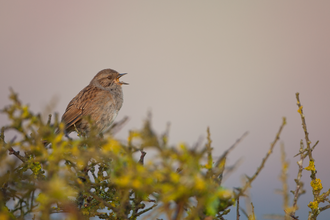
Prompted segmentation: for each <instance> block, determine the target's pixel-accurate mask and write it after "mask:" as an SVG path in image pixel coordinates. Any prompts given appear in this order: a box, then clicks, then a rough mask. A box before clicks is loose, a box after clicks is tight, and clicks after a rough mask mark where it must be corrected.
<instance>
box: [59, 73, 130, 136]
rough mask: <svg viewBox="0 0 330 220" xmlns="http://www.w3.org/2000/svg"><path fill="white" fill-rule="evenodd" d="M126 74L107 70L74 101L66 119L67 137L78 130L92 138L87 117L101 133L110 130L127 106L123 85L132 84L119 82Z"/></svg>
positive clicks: (69, 105) (67, 109)
mask: <svg viewBox="0 0 330 220" xmlns="http://www.w3.org/2000/svg"><path fill="white" fill-rule="evenodd" d="M125 74H126V73H122V74H119V73H118V72H117V71H115V70H112V69H104V70H101V71H100V72H98V73H97V74H96V76H94V78H93V79H92V81H91V82H90V83H89V85H88V86H86V87H85V88H84V89H83V90H81V91H80V92H79V93H78V95H76V97H74V98H73V99H72V100H71V102H70V103H69V104H68V106H67V108H66V110H65V113H64V114H63V116H62V121H63V122H64V123H65V125H66V127H65V131H66V132H67V134H69V133H70V132H72V131H75V130H76V129H77V130H78V131H79V132H82V133H83V134H86V135H88V133H89V132H90V129H91V128H90V126H89V123H88V121H87V120H85V119H83V117H84V116H90V117H91V119H92V122H93V123H95V127H96V129H97V131H98V132H99V133H104V132H105V131H107V130H108V129H109V128H110V126H111V124H112V122H113V121H114V120H115V118H116V116H117V114H118V111H119V110H120V108H121V106H122V104H123V91H122V88H121V86H122V85H128V83H125V82H121V81H119V78H120V77H122V76H123V75H125Z"/></svg>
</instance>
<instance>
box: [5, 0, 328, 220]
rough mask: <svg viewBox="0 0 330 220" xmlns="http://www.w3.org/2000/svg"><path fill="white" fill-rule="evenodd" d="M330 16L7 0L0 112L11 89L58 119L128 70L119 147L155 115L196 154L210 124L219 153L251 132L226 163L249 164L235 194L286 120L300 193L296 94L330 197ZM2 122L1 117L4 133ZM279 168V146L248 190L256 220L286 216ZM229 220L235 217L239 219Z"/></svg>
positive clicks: (243, 6)
mask: <svg viewBox="0 0 330 220" xmlns="http://www.w3.org/2000/svg"><path fill="white" fill-rule="evenodd" d="M329 8H330V1H327V0H319V1H298V0H291V1H284V0H278V1H255V0H252V1H217V0H209V1H188V0H182V1H146V0H139V1H97V2H95V1H93V2H92V1H35V0H30V1H1V2H0V28H1V34H0V73H1V75H0V76H1V79H0V106H1V108H3V106H5V105H8V104H9V103H10V102H9V99H8V96H9V87H12V88H13V89H14V90H15V91H16V92H18V93H19V97H20V99H21V100H22V101H23V102H24V103H28V104H29V105H30V107H31V109H32V110H33V111H34V112H43V113H45V114H46V113H47V114H48V113H54V112H58V113H59V114H60V115H62V114H63V113H64V110H65V108H66V106H67V104H68V102H69V101H70V100H71V99H72V98H73V97H74V96H75V95H76V94H77V93H78V92H79V91H80V90H81V89H83V88H84V87H85V86H86V85H87V84H88V83H89V82H90V80H91V79H92V78H93V77H94V75H95V74H96V73H97V72H98V71H100V70H102V69H105V68H113V69H115V70H117V71H118V72H121V73H124V72H127V73H128V74H127V75H126V76H125V77H123V78H122V79H123V81H125V82H128V83H130V85H129V86H125V87H124V88H123V90H124V105H123V107H122V109H121V111H120V113H119V115H118V116H117V121H118V120H120V119H122V118H123V117H124V116H129V118H130V121H129V122H128V123H127V124H126V126H125V127H124V128H123V129H122V130H121V131H120V132H119V133H118V134H117V137H118V138H121V139H123V140H125V139H126V137H127V135H128V131H129V130H131V129H134V128H139V127H141V126H142V121H143V119H145V118H146V116H147V112H148V111H151V112H152V121H153V126H154V128H155V130H156V131H157V132H158V133H161V132H163V131H164V130H165V128H166V124H167V123H168V122H170V123H171V128H170V142H171V143H172V144H176V143H179V142H182V141H183V142H186V143H188V144H189V145H193V144H194V143H196V142H197V141H198V140H199V139H200V138H205V137H206V128H207V127H208V126H209V127H210V129H211V135H212V140H213V147H214V155H215V156H220V155H221V154H222V153H223V152H224V151H225V150H226V149H227V148H229V147H230V146H231V145H232V144H233V143H234V142H235V141H236V139H237V138H239V137H240V136H241V135H242V134H243V133H244V132H245V131H249V135H248V136H247V137H246V138H245V139H244V141H242V142H241V143H240V144H239V146H238V147H237V148H236V149H235V150H234V151H233V152H231V154H230V155H229V158H228V163H229V165H230V164H234V163H235V162H236V161H237V160H238V159H240V158H242V159H243V162H242V165H241V166H240V167H238V169H237V170H236V172H235V173H234V174H232V175H231V176H230V177H229V178H228V179H227V180H226V182H225V186H227V187H230V188H232V187H238V186H240V184H241V181H240V178H241V176H242V175H244V174H247V175H249V176H252V175H253V173H254V172H255V170H256V168H257V167H258V166H259V165H260V163H261V160H262V158H263V157H264V156H265V154H266V153H267V151H268V150H269V146H270V143H271V142H272V141H273V140H274V138H275V135H276V133H277V131H278V129H279V126H280V124H281V122H282V117H283V116H285V117H287V125H286V126H285V128H284V130H283V133H282V135H281V141H282V142H283V144H284V146H285V150H286V152H287V157H288V159H289V160H290V169H289V186H290V190H294V187H295V182H294V178H296V176H297V170H298V166H297V164H296V162H297V160H298V158H294V157H293V156H294V155H295V154H297V153H298V150H299V142H300V140H301V139H303V138H304V133H303V130H302V128H301V120H300V116H299V114H298V113H297V106H296V99H295V93H296V92H300V98H301V102H302V104H303V106H304V113H305V116H306V121H307V126H308V131H309V133H310V139H311V141H312V144H314V143H315V142H316V141H317V140H319V141H320V143H319V144H318V146H317V147H316V150H315V151H314V152H313V156H314V158H315V159H316V168H317V170H318V173H317V177H318V178H320V179H321V180H322V184H323V187H324V191H325V190H328V189H329V187H330V177H329V165H330V162H329V153H330V149H329V124H330V118H329V112H330V105H329V103H328V100H329V96H330V90H329V80H330V72H329V70H330V60H329V57H330V42H329V39H330V25H329V23H330V13H329ZM50 103H56V105H54V104H50ZM6 123H8V120H7V118H5V117H4V115H2V114H0V124H1V125H4V124H6ZM203 140H205V139H203ZM147 159H148V155H147ZM149 159H151V158H150V155H149ZM280 160H281V158H280V145H279V144H278V145H277V146H276V148H275V150H274V153H273V154H272V155H271V158H270V159H269V161H268V162H267V163H266V166H265V168H264V170H263V171H262V172H261V173H260V175H259V177H258V178H257V179H256V180H255V181H254V182H253V183H252V190H251V198H252V202H253V203H254V206H255V212H256V214H257V217H258V219H263V215H265V214H283V209H282V197H281V196H280V195H278V194H275V193H274V190H275V189H278V188H281V183H280V181H279V179H278V176H279V174H280V169H281V164H280ZM307 165H308V161H307V160H306V161H305V162H304V167H306V166H307ZM303 181H305V188H306V190H307V191H308V193H307V194H305V195H303V196H302V197H301V198H300V200H299V203H298V204H299V207H300V210H299V211H298V212H297V215H299V216H300V218H299V219H307V215H308V210H309V208H308V207H307V204H308V203H309V201H311V200H312V194H311V187H310V184H309V183H310V179H309V173H308V172H307V171H305V172H304V173H303ZM292 201H293V198H292V197H291V199H290V202H291V204H292ZM291 204H290V205H291ZM321 206H324V204H321ZM329 214H330V210H327V211H325V212H323V213H321V215H320V216H319V218H318V219H324V220H325V219H328V217H327V216H329ZM227 218H228V219H234V218H236V214H235V213H234V210H232V212H231V213H230V214H229V215H228V217H227ZM241 219H245V217H244V216H243V215H242V216H241Z"/></svg>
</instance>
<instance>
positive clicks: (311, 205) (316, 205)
mask: <svg viewBox="0 0 330 220" xmlns="http://www.w3.org/2000/svg"><path fill="white" fill-rule="evenodd" d="M308 207H309V208H311V209H318V207H319V203H318V202H317V201H313V202H310V203H309V204H308Z"/></svg>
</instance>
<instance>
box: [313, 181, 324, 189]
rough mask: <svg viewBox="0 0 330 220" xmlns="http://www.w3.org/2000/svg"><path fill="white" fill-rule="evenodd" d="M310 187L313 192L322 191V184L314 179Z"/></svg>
mask: <svg viewBox="0 0 330 220" xmlns="http://www.w3.org/2000/svg"><path fill="white" fill-rule="evenodd" d="M311 186H312V188H313V190H314V191H320V190H321V189H323V186H322V183H321V180H320V179H315V180H312V181H311Z"/></svg>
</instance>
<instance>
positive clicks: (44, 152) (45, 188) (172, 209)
mask: <svg viewBox="0 0 330 220" xmlns="http://www.w3.org/2000/svg"><path fill="white" fill-rule="evenodd" d="M10 99H11V101H12V104H11V105H9V106H7V107H5V108H4V109H3V110H2V113H4V114H6V115H7V116H8V118H9V120H10V124H9V125H7V126H4V127H2V129H1V136H0V187H1V191H0V219H27V218H28V219H51V218H63V219H64V218H65V219H89V218H90V217H99V218H100V219H137V218H138V219H143V218H145V219H160V218H166V219H191V220H194V219H225V217H226V214H227V213H228V212H229V211H230V208H231V207H232V206H233V205H234V204H235V203H237V206H236V207H237V210H236V211H237V218H238V219H239V217H240V214H239V198H240V197H241V196H244V192H245V191H246V190H247V189H248V188H249V187H250V185H251V183H252V181H253V180H254V179H255V178H256V177H257V175H258V173H259V172H260V171H261V169H262V168H263V166H264V164H265V162H266V160H267V158H268V157H269V155H270V154H271V152H272V150H273V148H274V146H275V144H276V142H277V140H278V139H279V136H280V133H281V131H282V128H283V126H284V125H285V119H283V123H282V125H281V127H280V130H279V132H278V133H277V135H276V137H275V140H274V142H273V143H272V144H271V148H270V150H269V152H268V153H267V155H266V157H265V158H264V159H263V160H262V162H261V165H260V167H258V168H257V170H256V173H255V174H254V175H252V176H251V177H247V178H246V181H245V183H244V185H243V186H242V187H241V188H238V189H235V190H234V189H228V188H224V187H222V178H223V174H224V171H225V168H226V157H227V155H228V153H229V152H230V151H231V150H232V149H233V148H234V147H235V146H236V145H237V144H238V143H239V142H240V141H241V139H242V138H243V137H244V136H245V135H246V134H244V135H243V136H242V137H241V138H240V139H238V140H237V142H236V143H235V144H234V145H233V146H232V147H230V148H229V149H228V150H227V151H225V152H224V153H223V155H222V156H221V157H220V158H219V159H217V160H214V156H213V155H212V146H211V142H212V141H211V136H210V131H209V130H207V134H208V136H207V143H206V145H205V146H204V147H195V148H191V147H188V146H187V145H185V144H179V145H178V146H170V145H169V144H168V141H167V140H168V131H165V132H164V133H163V134H162V135H157V134H156V132H154V131H153V130H152V127H151V122H150V118H148V119H147V120H146V121H145V122H144V126H143V127H142V128H141V129H139V130H132V131H131V132H130V133H129V134H128V138H127V141H125V142H123V141H120V140H118V139H116V138H115V137H114V136H113V135H112V133H111V131H110V132H109V133H107V134H105V135H99V134H97V133H96V132H95V130H94V129H92V130H91V132H90V134H89V135H88V137H85V136H83V135H82V134H79V138H77V139H71V138H69V137H66V135H65V133H64V124H63V123H60V122H59V120H58V117H57V115H55V117H54V119H53V120H52V121H53V122H52V124H51V117H49V120H48V122H43V121H42V120H41V117H40V115H36V114H33V113H32V112H31V111H30V110H29V107H28V106H27V105H23V104H22V103H21V102H20V101H19V100H18V97H17V94H15V93H14V92H11V95H10ZM299 109H300V108H299ZM90 123H91V125H93V122H92V121H91V122H90ZM117 126H120V125H117ZM114 129H116V128H114ZM9 131H13V132H14V133H15V137H14V138H13V139H11V140H7V139H5V134H6V133H7V132H9ZM308 147H309V148H308ZM308 149H309V150H308ZM148 151H152V152H153V154H154V156H153V160H150V161H144V157H145V155H146V153H147V152H148ZM311 151H312V147H310V146H307V147H306V149H304V148H302V149H301V151H300V154H299V155H300V156H301V157H302V158H305V157H307V155H309V154H311ZM217 158H218V157H217ZM313 164H314V163H313ZM300 168H301V167H300ZM314 168H315V167H314ZM314 168H313V167H312V163H311V162H310V166H309V167H308V169H309V170H313V169H314ZM314 171H315V169H314ZM299 172H300V171H299ZM298 175H299V174H298ZM284 179H285V178H284ZM312 181H314V182H313V184H314V186H315V187H313V189H314V190H315V193H314V197H315V199H314V200H313V201H312V202H311V203H310V205H309V206H310V208H311V212H310V217H311V219H316V216H317V215H318V213H319V212H320V211H323V210H321V209H320V208H319V206H318V204H319V203H321V202H325V201H328V200H327V196H328V195H329V193H328V192H327V193H325V194H320V191H321V189H322V185H321V186H320V180H318V179H316V177H315V178H314V179H313V180H312ZM296 182H297V188H298V187H300V188H298V189H297V190H295V191H294V193H296V194H294V195H295V196H294V197H295V198H296V199H297V198H298V197H299V196H300V195H301V194H302V193H303V190H302V184H301V182H300V178H297V180H296ZM317 183H319V184H318V185H317ZM321 196H322V198H323V200H322V199H321ZM284 209H285V212H286V214H287V215H286V217H287V218H288V217H289V218H293V219H294V218H297V217H296V216H295V211H296V210H297V205H296V203H294V204H293V206H292V207H289V206H288V205H287V207H284ZM325 209H326V208H324V210H325ZM247 215H249V216H248V218H249V219H254V218H255V216H254V213H253V212H252V213H248V214H247ZM313 217H315V218H313ZM283 218H284V217H283Z"/></svg>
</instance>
